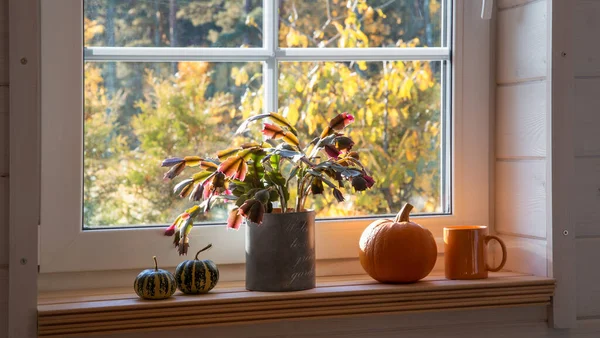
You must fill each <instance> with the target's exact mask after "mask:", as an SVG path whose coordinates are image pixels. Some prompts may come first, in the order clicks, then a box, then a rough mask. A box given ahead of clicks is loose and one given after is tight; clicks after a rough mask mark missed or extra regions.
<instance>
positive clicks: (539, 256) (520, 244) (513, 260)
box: [494, 235, 548, 276]
mask: <svg viewBox="0 0 600 338" xmlns="http://www.w3.org/2000/svg"><path fill="white" fill-rule="evenodd" d="M500 238H502V240H504V243H505V244H506V247H507V249H508V259H507V260H506V265H505V266H504V268H505V269H506V270H509V271H514V272H519V273H527V274H532V275H535V276H547V275H548V267H547V265H548V264H547V253H546V251H547V248H546V246H547V242H546V241H545V240H540V239H534V238H524V237H518V236H507V235H500ZM494 251H495V252H494V254H495V255H494V256H495V258H496V261H495V262H494V264H498V263H499V261H498V260H499V259H500V257H501V255H502V251H501V250H500V247H499V246H498V245H495V246H494Z"/></svg>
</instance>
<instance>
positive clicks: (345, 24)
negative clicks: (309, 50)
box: [279, 0, 444, 48]
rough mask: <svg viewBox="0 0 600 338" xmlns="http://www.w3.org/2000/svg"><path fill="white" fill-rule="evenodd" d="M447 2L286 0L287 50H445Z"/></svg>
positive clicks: (282, 38) (283, 32) (283, 41)
mask: <svg viewBox="0 0 600 338" xmlns="http://www.w3.org/2000/svg"><path fill="white" fill-rule="evenodd" d="M443 2H444V0H282V1H280V4H281V5H280V17H279V20H280V32H279V46H281V47H339V48H349V47H425V46H427V47H440V46H441V39H440V37H441V22H442V3H443Z"/></svg>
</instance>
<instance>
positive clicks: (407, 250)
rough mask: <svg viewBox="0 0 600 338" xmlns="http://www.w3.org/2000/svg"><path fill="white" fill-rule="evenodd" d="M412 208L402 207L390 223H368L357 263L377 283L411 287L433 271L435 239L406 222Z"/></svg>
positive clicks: (406, 205) (428, 232)
mask: <svg viewBox="0 0 600 338" xmlns="http://www.w3.org/2000/svg"><path fill="white" fill-rule="evenodd" d="M412 208H413V206H412V205H410V204H405V205H404V207H403V208H402V210H400V212H399V213H398V215H396V218H395V219H394V220H390V219H380V220H377V221H375V222H373V223H371V224H370V225H369V226H368V227H367V228H366V229H365V230H364V232H363V234H362V236H361V238H360V242H359V258H360V263H361V265H362V267H363V269H364V270H365V271H366V272H367V273H368V274H369V275H370V276H371V277H373V279H375V280H377V281H379V282H382V283H414V282H416V281H418V280H420V279H423V278H425V277H426V276H427V275H428V274H429V273H430V272H431V270H433V267H434V265H435V261H436V259H437V245H436V243H435V239H434V238H433V235H432V234H431V232H430V231H429V230H427V229H425V228H423V227H422V226H420V225H419V224H417V223H413V222H411V221H410V220H409V217H408V216H409V214H410V211H411V210H412Z"/></svg>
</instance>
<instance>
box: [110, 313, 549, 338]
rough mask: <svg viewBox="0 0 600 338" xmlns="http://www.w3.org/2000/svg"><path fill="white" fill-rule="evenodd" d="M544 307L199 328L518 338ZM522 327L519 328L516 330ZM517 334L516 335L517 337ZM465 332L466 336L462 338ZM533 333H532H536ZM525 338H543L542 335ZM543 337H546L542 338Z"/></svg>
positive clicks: (134, 336)
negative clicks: (483, 335) (507, 335)
mask: <svg viewBox="0 0 600 338" xmlns="http://www.w3.org/2000/svg"><path fill="white" fill-rule="evenodd" d="M545 318H546V312H545V309H544V307H517V308H500V309H498V308H496V309H478V310H461V311H444V312H429V313H404V314H402V315H398V314H372V315H364V316H356V317H330V318H325V319H312V320H298V321H293V320H287V321H272V322H264V323H260V324H237V325H220V326H217V325H215V326H212V327H203V328H202V329H201V332H202V336H206V337H238V338H258V337H260V338H266V337H271V338H273V337H285V338H292V337H294V338H296V337H298V338H299V337H304V338H308V337H319V338H325V337H356V338H375V337H385V338H396V337H402V338H405V337H409V338H422V337H446V338H449V337H454V338H456V337H480V336H481V333H482V332H485V333H486V334H485V337H490V338H491V337H493V338H496V337H506V335H505V333H506V332H509V333H513V332H514V334H512V335H511V336H513V337H519V338H520V337H522V336H523V335H519V334H525V333H530V332H531V330H528V329H527V330H526V329H524V327H523V326H515V327H514V328H512V330H511V329H510V328H508V327H507V326H513V325H517V324H515V323H528V325H539V326H541V327H542V328H545V329H546V330H547V328H546V323H545ZM520 325H523V324H520ZM517 329H518V331H517ZM464 330H468V331H470V334H469V333H467V334H465V331H464ZM198 332H199V330H198V329H197V328H188V329H185V328H184V329H177V328H176V327H171V328H170V329H169V331H168V335H169V336H173V337H178V338H192V337H193V338H196V337H198ZM535 332H537V331H535ZM166 336H167V333H166V332H165V331H156V332H143V333H136V332H128V333H121V334H118V333H117V334H110V335H101V336H100V337H107V338H109V337H110V338H164V337H166ZM526 337H542V336H541V335H536V336H533V335H532V336H526ZM544 337H545V336H544Z"/></svg>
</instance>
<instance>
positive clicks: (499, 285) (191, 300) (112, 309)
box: [38, 272, 554, 337]
mask: <svg viewBox="0 0 600 338" xmlns="http://www.w3.org/2000/svg"><path fill="white" fill-rule="evenodd" d="M317 284H318V285H317V288H316V289H313V290H307V291H300V292H289V293H262V292H250V291H246V290H245V289H244V285H243V282H224V283H220V284H219V285H218V286H217V287H216V288H215V289H214V290H213V291H211V292H210V293H208V294H205V295H198V296H186V295H183V294H181V293H179V292H178V293H176V294H175V296H174V297H172V298H170V299H167V300H162V301H145V300H141V299H139V298H137V297H136V296H135V294H134V293H133V291H132V290H131V289H125V290H124V289H107V290H93V291H85V292H84V291H78V292H50V293H43V294H40V295H39V300H38V327H39V331H38V332H39V336H40V337H48V336H60V337H65V336H69V335H78V336H80V335H86V334H98V333H114V332H125V331H155V330H161V329H167V328H170V327H171V325H172V324H173V320H174V318H176V321H177V326H178V328H183V327H201V326H209V325H210V326H213V325H231V324H239V323H252V322H265V321H272V320H284V319H308V318H324V317H340V316H356V315H367V314H382V313H398V312H420V311H443V310H453V309H475V308H491V307H492V308H493V307H516V306H535V305H539V306H543V305H547V304H549V303H550V298H551V296H552V295H553V293H554V280H553V279H551V278H545V277H535V276H529V275H523V274H517V273H511V272H499V273H492V274H490V278H488V279H484V280H472V281H452V280H446V279H444V277H443V276H442V275H439V274H434V275H432V276H429V277H427V278H426V279H424V280H423V281H421V282H419V283H415V284H406V285H389V284H379V283H377V282H375V281H373V280H372V279H370V278H369V277H368V276H364V275H359V276H337V277H321V278H319V279H318V283H317Z"/></svg>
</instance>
